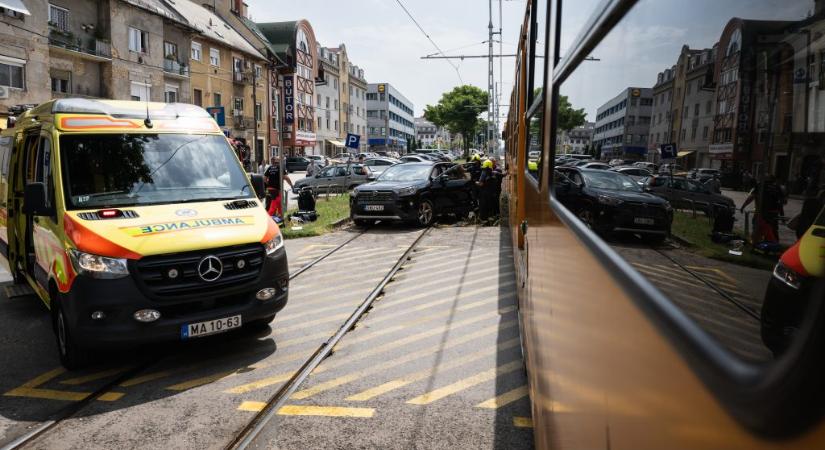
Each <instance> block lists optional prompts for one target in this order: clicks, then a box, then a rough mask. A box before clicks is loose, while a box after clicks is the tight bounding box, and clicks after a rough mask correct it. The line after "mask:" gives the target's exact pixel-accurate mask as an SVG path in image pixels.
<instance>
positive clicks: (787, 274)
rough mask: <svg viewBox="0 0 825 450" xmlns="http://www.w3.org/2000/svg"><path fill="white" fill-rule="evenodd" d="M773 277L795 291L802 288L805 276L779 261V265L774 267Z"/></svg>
mask: <svg viewBox="0 0 825 450" xmlns="http://www.w3.org/2000/svg"><path fill="white" fill-rule="evenodd" d="M773 277H774V278H776V279H777V280H779V281H781V282H783V283H785V284H786V285H788V286H789V287H791V288H793V289H797V290H798V289H799V288H800V287H801V286H802V278H803V276H802V275H800V274H799V273H797V272H796V271H795V270H793V269H791V268H790V267H788V266H786V265H785V264H784V263H782V261H779V262H778V263H776V266H774V268H773Z"/></svg>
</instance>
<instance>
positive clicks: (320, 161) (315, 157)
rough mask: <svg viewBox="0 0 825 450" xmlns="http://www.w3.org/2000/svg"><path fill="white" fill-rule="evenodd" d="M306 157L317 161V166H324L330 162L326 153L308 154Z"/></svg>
mask: <svg viewBox="0 0 825 450" xmlns="http://www.w3.org/2000/svg"><path fill="white" fill-rule="evenodd" d="M305 158H307V159H309V160H312V161H315V162H316V163H317V164H316V165H317V166H320V167H324V166H326V165H327V164H328V162H327V157H326V156H324V155H307V156H306V157H305Z"/></svg>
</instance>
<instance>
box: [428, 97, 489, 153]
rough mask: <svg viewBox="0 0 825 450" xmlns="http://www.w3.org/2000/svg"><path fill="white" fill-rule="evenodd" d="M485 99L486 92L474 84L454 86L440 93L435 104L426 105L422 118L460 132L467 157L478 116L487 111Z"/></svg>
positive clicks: (453, 131) (451, 130) (454, 131)
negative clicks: (439, 98) (439, 97)
mask: <svg viewBox="0 0 825 450" xmlns="http://www.w3.org/2000/svg"><path fill="white" fill-rule="evenodd" d="M487 101H488V98H487V93H486V92H484V91H483V90H481V89H479V88H477V87H475V86H470V85H466V84H465V85H463V86H456V87H455V88H453V90H452V91H449V92H445V93H444V94H442V95H441V100H439V101H438V104H437V105H427V107H426V108H424V118H425V119H427V120H428V121H430V122H432V123H433V124H435V125H436V126H438V127H446V128H447V129H448V130H449V131H450V132H451V133H459V134H461V136H462V137H463V139H462V141H463V143H464V145H463V147H464V156H465V157H469V154H470V147H469V145H470V142H472V141H473V137H474V135H475V132H476V130H477V126H478V116H479V115H480V114H481V113H484V112H486V111H487Z"/></svg>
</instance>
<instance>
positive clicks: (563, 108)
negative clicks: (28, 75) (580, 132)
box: [556, 95, 587, 131]
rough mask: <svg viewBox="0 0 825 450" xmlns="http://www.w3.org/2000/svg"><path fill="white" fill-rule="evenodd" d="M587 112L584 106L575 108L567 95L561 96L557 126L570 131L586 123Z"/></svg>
mask: <svg viewBox="0 0 825 450" xmlns="http://www.w3.org/2000/svg"><path fill="white" fill-rule="evenodd" d="M585 117H587V113H585V112H584V108H581V109H573V105H572V104H571V103H570V100H568V99H567V96H566V95H560V96H559V109H558V114H557V115H556V127H557V128H558V129H559V130H562V131H570V130H572V129H573V128H576V127H579V126H582V125H584V119H585Z"/></svg>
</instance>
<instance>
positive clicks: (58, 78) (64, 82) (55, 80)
mask: <svg viewBox="0 0 825 450" xmlns="http://www.w3.org/2000/svg"><path fill="white" fill-rule="evenodd" d="M52 92H62V93H64V94H68V93H69V92H71V90H70V88H69V76H68V75H52Z"/></svg>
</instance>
